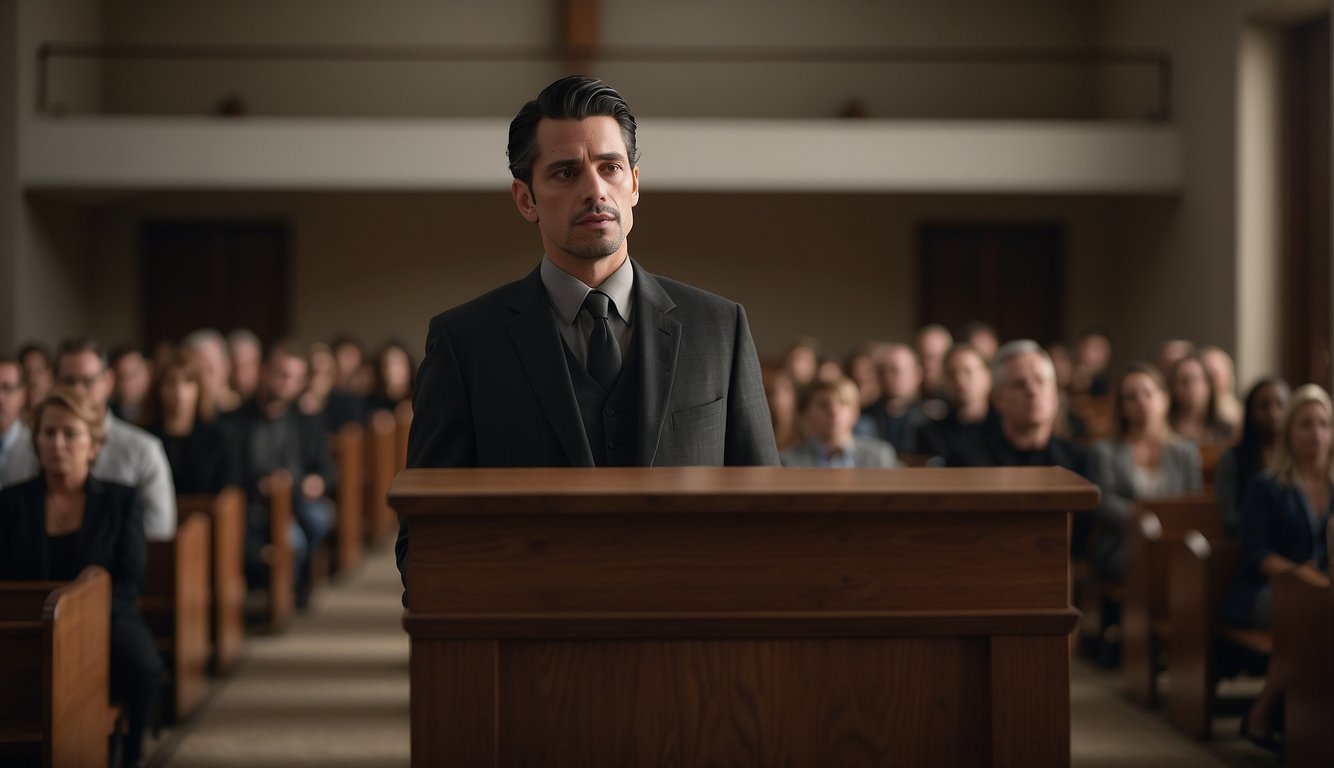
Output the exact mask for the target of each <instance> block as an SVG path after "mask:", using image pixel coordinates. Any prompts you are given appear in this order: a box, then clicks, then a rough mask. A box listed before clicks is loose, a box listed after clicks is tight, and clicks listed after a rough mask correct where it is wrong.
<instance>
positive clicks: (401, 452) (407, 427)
mask: <svg viewBox="0 0 1334 768" xmlns="http://www.w3.org/2000/svg"><path fill="white" fill-rule="evenodd" d="M394 420H395V421H396V422H398V446H397V455H396V456H395V458H394V471H395V474H397V473H398V472H399V471H401V470H403V469H406V468H407V466H408V434H409V432H411V430H412V401H411V400H404V401H403V402H401V403H399V404H398V407H397V408H395V409H394Z"/></svg>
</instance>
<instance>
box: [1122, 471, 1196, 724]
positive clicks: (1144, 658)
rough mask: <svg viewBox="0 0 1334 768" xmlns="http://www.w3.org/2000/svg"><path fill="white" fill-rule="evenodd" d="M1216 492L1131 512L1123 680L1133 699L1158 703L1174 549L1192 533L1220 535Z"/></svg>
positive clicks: (1125, 541) (1125, 542) (1168, 630)
mask: <svg viewBox="0 0 1334 768" xmlns="http://www.w3.org/2000/svg"><path fill="white" fill-rule="evenodd" d="M1219 527H1220V526H1219V522H1218V511H1217V505H1216V502H1215V499H1214V495H1213V493H1212V492H1204V493H1198V494H1192V495H1189V496H1181V497H1174V498H1168V499H1154V500H1150V501H1143V502H1141V503H1139V504H1137V505H1136V506H1135V507H1133V508H1132V509H1131V512H1130V515H1128V516H1127V518H1126V523H1125V530H1124V532H1123V537H1122V542H1123V555H1124V563H1125V568H1124V577H1125V578H1124V584H1125V588H1124V591H1123V593H1122V594H1123V599H1122V605H1121V648H1122V653H1121V675H1122V679H1123V681H1124V684H1125V689H1126V692H1127V693H1128V694H1130V695H1131V697H1133V698H1135V699H1137V700H1138V701H1140V702H1141V703H1143V704H1146V705H1153V704H1155V703H1157V699H1158V689H1157V669H1158V654H1159V653H1160V652H1161V650H1162V646H1163V643H1164V642H1165V641H1166V638H1167V637H1168V636H1169V635H1170V633H1171V621H1170V620H1169V618H1168V604H1167V603H1168V589H1169V587H1168V584H1169V582H1170V575H1169V572H1168V564H1169V557H1170V553H1171V546H1172V545H1173V544H1174V543H1176V542H1180V541H1181V539H1182V537H1183V536H1185V534H1186V532H1187V531H1190V530H1200V531H1204V532H1207V533H1208V534H1209V535H1215V534H1216V533H1217V532H1218V530H1219Z"/></svg>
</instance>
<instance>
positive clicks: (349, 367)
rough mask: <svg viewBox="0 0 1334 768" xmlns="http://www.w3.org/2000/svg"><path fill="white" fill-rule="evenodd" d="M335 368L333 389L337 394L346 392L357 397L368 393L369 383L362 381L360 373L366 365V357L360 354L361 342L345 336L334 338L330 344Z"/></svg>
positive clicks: (362, 353)
mask: <svg viewBox="0 0 1334 768" xmlns="http://www.w3.org/2000/svg"><path fill="white" fill-rule="evenodd" d="M329 346H330V348H331V349H332V351H333V355H334V362H335V363H336V366H335V374H334V385H333V388H334V390H335V391H338V392H348V393H351V394H353V395H356V396H357V397H365V396H366V395H367V394H369V393H370V389H369V382H364V383H363V381H362V378H363V375H362V372H363V370H364V368H365V365H366V356H365V353H364V352H362V347H361V342H359V341H357V340H356V339H354V338H353V337H351V336H348V335H346V334H344V335H340V336H335V337H334V339H333V341H332V342H331V343H330V345H329Z"/></svg>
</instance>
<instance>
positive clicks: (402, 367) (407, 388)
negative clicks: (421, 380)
mask: <svg viewBox="0 0 1334 768" xmlns="http://www.w3.org/2000/svg"><path fill="white" fill-rule="evenodd" d="M374 370H375V385H374V386H373V387H372V388H371V394H370V397H368V398H367V399H366V410H367V411H374V410H377V409H384V410H386V411H392V410H394V409H395V408H397V407H398V404H399V403H402V402H404V401H410V400H412V388H413V386H414V385H415V383H416V376H417V366H416V365H415V364H413V362H412V353H410V352H408V348H407V346H406V345H404V344H403V343H402V342H400V341H388V342H385V344H384V346H383V347H381V348H380V351H379V352H378V353H377V354H376V355H375V367H374Z"/></svg>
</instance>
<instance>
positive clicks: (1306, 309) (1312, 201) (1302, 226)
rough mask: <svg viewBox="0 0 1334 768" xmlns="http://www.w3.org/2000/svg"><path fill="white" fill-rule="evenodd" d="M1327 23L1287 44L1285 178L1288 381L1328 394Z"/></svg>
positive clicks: (1302, 28)
mask: <svg viewBox="0 0 1334 768" xmlns="http://www.w3.org/2000/svg"><path fill="white" fill-rule="evenodd" d="M1329 34H1330V30H1329V16H1323V17H1321V18H1319V19H1317V20H1315V21H1311V22H1308V23H1305V24H1301V25H1298V26H1295V27H1292V28H1291V29H1289V30H1288V31H1287V32H1286V34H1285V35H1284V40H1283V48H1284V54H1283V130H1284V139H1285V140H1284V142H1283V151H1284V158H1283V162H1284V171H1285V174H1284V175H1285V178H1286V190H1285V198H1286V199H1285V203H1286V204H1285V206H1284V207H1285V209H1286V221H1285V226H1284V249H1283V250H1284V255H1283V284H1284V288H1283V291H1284V302H1283V306H1284V309H1283V313H1284V314H1283V338H1284V345H1285V348H1284V350H1283V352H1284V354H1283V367H1284V375H1285V376H1286V378H1287V379H1288V381H1289V382H1291V383H1292V384H1294V385H1296V384H1301V383H1305V382H1315V383H1318V384H1320V385H1322V386H1325V387H1329V386H1330V384H1331V383H1334V382H1331V377H1330V374H1331V371H1330V359H1329V353H1330V320H1331V318H1330V243H1329V238H1330V231H1329V208H1330V197H1329V186H1330V154H1329V150H1330V116H1329V110H1330V87H1331V86H1330V55H1329Z"/></svg>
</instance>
